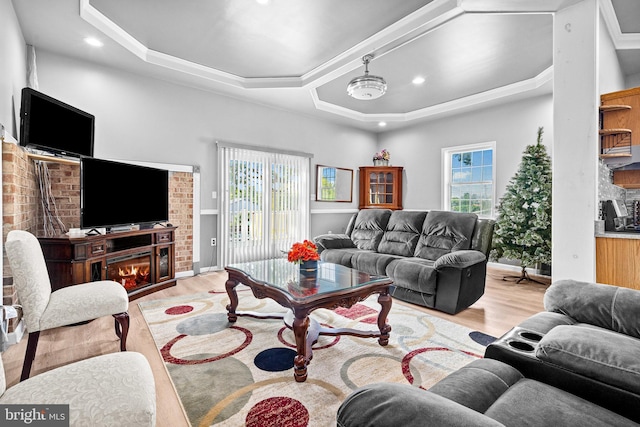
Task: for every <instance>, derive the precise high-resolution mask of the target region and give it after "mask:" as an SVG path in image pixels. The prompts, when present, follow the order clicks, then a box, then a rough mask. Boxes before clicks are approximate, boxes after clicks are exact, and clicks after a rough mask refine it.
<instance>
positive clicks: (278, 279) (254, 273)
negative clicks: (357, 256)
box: [226, 258, 391, 299]
mask: <svg viewBox="0 0 640 427" xmlns="http://www.w3.org/2000/svg"><path fill="white" fill-rule="evenodd" d="M226 268H228V269H233V270H238V271H240V272H242V273H244V274H246V275H247V276H249V277H250V278H251V279H253V280H254V281H256V282H261V283H264V284H265V285H267V286H271V287H274V288H279V289H280V290H282V291H284V292H286V293H288V294H289V295H290V296H291V297H293V298H295V299H304V298H306V297H311V296H315V295H321V294H329V293H332V292H336V291H340V290H345V289H353V288H359V287H364V286H367V285H371V284H390V283H391V280H390V279H389V278H388V277H387V276H377V275H372V274H369V273H364V272H362V271H358V270H354V269H352V268H348V267H345V266H343V265H339V264H332V263H328V262H323V261H318V269H317V270H316V271H313V272H301V271H300V265H299V264H294V263H291V262H289V261H287V260H286V259H284V258H276V259H268V260H261V261H253V262H244V263H238V264H231V265H228V266H227V267H226Z"/></svg>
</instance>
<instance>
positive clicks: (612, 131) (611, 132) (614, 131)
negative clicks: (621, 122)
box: [598, 129, 631, 135]
mask: <svg viewBox="0 0 640 427" xmlns="http://www.w3.org/2000/svg"><path fill="white" fill-rule="evenodd" d="M598 132H599V133H600V135H618V134H621V133H631V129H600V130H599V131H598Z"/></svg>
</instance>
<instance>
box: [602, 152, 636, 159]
mask: <svg viewBox="0 0 640 427" xmlns="http://www.w3.org/2000/svg"><path fill="white" fill-rule="evenodd" d="M615 157H631V153H620V154H616V153H614V154H600V158H601V159H612V158H615Z"/></svg>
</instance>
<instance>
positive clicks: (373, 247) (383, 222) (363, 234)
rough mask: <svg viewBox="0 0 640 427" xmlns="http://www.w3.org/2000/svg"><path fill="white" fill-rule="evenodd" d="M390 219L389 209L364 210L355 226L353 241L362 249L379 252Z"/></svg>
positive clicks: (352, 235)
mask: <svg viewBox="0 0 640 427" xmlns="http://www.w3.org/2000/svg"><path fill="white" fill-rule="evenodd" d="M390 217H391V210H389V209H362V210H361V211H360V212H358V216H357V217H356V221H355V223H354V225H353V231H352V232H351V240H353V242H354V243H355V244H356V246H357V247H358V248H360V249H365V250H369V251H377V250H378V245H379V244H380V241H381V240H382V235H383V234H384V230H386V228H387V224H388V223H389V218H390Z"/></svg>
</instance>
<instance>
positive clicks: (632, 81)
mask: <svg viewBox="0 0 640 427" xmlns="http://www.w3.org/2000/svg"><path fill="white" fill-rule="evenodd" d="M626 82H627V84H626V87H628V88H632V87H638V86H640V73H636V74H631V75H629V76H627V80H626Z"/></svg>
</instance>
